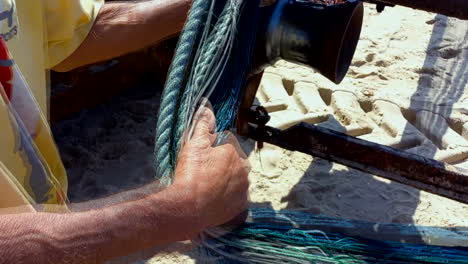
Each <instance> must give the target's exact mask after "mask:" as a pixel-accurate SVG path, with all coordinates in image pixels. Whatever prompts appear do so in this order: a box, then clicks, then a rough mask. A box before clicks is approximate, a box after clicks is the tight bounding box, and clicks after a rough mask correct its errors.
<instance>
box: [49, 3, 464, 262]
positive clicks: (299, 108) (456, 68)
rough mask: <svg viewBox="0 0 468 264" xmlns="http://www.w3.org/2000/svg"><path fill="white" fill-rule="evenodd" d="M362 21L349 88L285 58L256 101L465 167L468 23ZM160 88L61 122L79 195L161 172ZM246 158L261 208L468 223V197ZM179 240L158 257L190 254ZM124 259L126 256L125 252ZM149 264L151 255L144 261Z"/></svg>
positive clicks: (283, 157) (283, 119)
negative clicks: (156, 156) (156, 166)
mask: <svg viewBox="0 0 468 264" xmlns="http://www.w3.org/2000/svg"><path fill="white" fill-rule="evenodd" d="M366 9H367V10H366V15H365V20H364V23H365V26H364V28H363V32H362V36H361V40H360V43H359V46H358V49H357V52H356V55H355V58H354V60H353V64H352V66H351V68H350V71H349V73H348V75H347V77H346V78H345V80H344V81H343V83H342V84H340V85H334V84H333V83H331V82H330V81H328V80H326V79H325V78H323V77H321V76H320V75H318V74H316V73H314V71H313V70H311V69H307V68H304V67H301V66H298V65H294V64H290V63H287V62H284V61H280V62H278V63H277V64H276V65H275V66H274V67H271V68H269V69H268V70H267V71H266V74H265V77H264V79H263V81H262V84H261V87H260V89H259V93H258V95H257V99H258V100H257V101H258V103H260V104H262V105H264V106H265V107H266V108H267V109H268V110H269V111H270V114H271V116H272V120H271V121H270V124H269V125H272V126H276V127H279V128H287V127H289V126H291V125H294V124H296V123H298V122H309V123H314V124H319V125H321V126H325V127H328V128H333V129H336V130H339V131H342V132H346V133H348V134H350V135H353V136H358V137H360V138H363V139H366V140H369V141H373V142H377V143H381V144H384V145H388V146H393V147H396V148H400V149H406V150H408V151H411V152H414V153H418V154H420V155H423V156H426V157H429V158H435V159H438V160H441V161H445V162H447V163H450V164H452V165H455V166H459V167H464V168H466V169H468V21H460V20H457V19H451V18H447V17H445V16H440V15H437V16H436V15H434V14H429V13H426V12H421V11H414V10H411V9H407V8H401V7H395V8H387V9H386V10H385V11H384V12H383V13H382V14H378V13H377V12H376V10H375V7H374V6H372V5H366ZM160 93H161V88H160V87H159V88H158V87H155V86H154V84H153V83H152V81H151V78H150V79H149V80H146V81H142V83H141V84H140V85H139V86H138V87H135V88H134V89H132V90H131V91H128V92H126V93H125V94H124V95H122V96H119V97H118V98H115V99H114V100H112V101H111V102H109V103H106V104H104V105H101V106H99V107H98V108H96V109H91V110H84V111H82V113H80V114H79V115H78V116H76V117H75V118H73V119H70V120H65V121H62V122H60V123H58V124H56V125H54V127H53V132H54V135H55V137H56V140H57V144H58V146H59V148H60V152H61V154H62V157H63V161H64V163H65V166H66V167H67V170H68V174H69V178H70V195H69V196H70V199H71V201H73V202H79V201H83V200H87V199H89V198H90V197H99V196H103V195H108V194H111V193H115V192H118V191H119V190H122V189H126V188H131V187H136V186H140V185H142V184H145V183H148V182H150V181H151V180H152V177H153V175H154V172H153V169H152V165H151V162H152V158H153V157H152V151H153V144H154V134H155V130H154V128H155V126H156V114H157V110H158V101H159V98H160V97H159V96H160ZM240 141H241V143H242V146H243V147H244V149H245V151H246V152H247V153H248V155H249V159H250V161H251V163H252V166H253V170H252V173H251V175H250V180H251V188H250V198H251V201H252V204H251V206H252V207H262V208H265V207H267V208H273V209H275V210H280V209H291V210H300V211H305V212H310V213H314V214H324V215H329V216H334V217H340V218H346V219H357V220H365V221H371V222H376V223H390V222H395V223H405V224H416V225H425V226H448V227H456V226H458V227H461V226H464V227H467V226H468V205H464V204H461V203H458V202H455V201H452V200H449V199H445V198H442V197H439V196H436V195H433V194H430V193H426V192H422V191H418V190H416V189H414V188H411V187H408V186H404V185H402V184H399V183H395V182H392V181H389V180H385V179H382V178H380V177H376V176H373V175H370V174H366V173H362V172H360V171H357V170H354V169H350V168H347V167H346V166H342V165H339V164H336V163H331V162H328V161H326V160H322V159H317V158H312V157H310V156H308V155H305V154H301V153H298V152H291V151H286V150H283V149H280V148H277V147H274V146H270V145H267V144H266V145H265V147H264V148H263V149H261V150H258V149H257V147H256V144H255V142H253V141H251V140H248V139H244V138H240ZM190 247H191V246H190V244H187V243H186V244H181V243H179V244H176V245H173V246H171V247H170V248H169V249H166V250H165V251H164V252H163V253H161V254H159V255H157V256H155V257H154V258H152V259H151V260H150V261H149V263H190V262H195V260H194V258H193V257H191V256H189V254H187V253H186V251H189V249H190ZM121 262H123V263H125V262H128V260H121ZM142 263H143V262H142Z"/></svg>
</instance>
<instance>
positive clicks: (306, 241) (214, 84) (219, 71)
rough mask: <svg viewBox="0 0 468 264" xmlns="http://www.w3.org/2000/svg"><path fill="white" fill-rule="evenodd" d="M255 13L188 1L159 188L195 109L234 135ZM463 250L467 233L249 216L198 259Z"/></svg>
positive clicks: (423, 255) (240, 2) (160, 149)
mask: <svg viewBox="0 0 468 264" xmlns="http://www.w3.org/2000/svg"><path fill="white" fill-rule="evenodd" d="M292 1H293V0H292ZM297 1H299V0H297ZM283 2H284V1H283ZM341 2H342V1H341ZM331 4H333V3H331ZM260 6H261V3H260V1H259V0H248V1H247V0H194V2H193V5H192V8H191V11H190V13H189V16H188V20H187V23H186V25H185V28H184V30H183V32H182V34H181V36H180V39H179V44H178V46H177V48H176V54H175V58H174V60H173V63H172V66H171V69H170V71H169V75H168V81H167V83H166V86H165V89H164V92H163V96H162V100H161V106H160V112H159V119H158V124H157V136H156V148H155V168H156V171H157V175H158V176H157V177H158V179H159V180H160V182H161V183H162V184H163V185H166V186H167V185H169V184H171V182H172V176H173V172H174V170H175V166H176V163H177V154H178V153H179V150H180V148H181V146H182V145H183V144H184V142H185V140H187V139H188V138H189V137H190V127H191V123H192V120H193V119H194V114H195V113H196V109H197V108H198V107H199V106H200V105H204V104H206V103H207V102H208V101H210V102H211V104H212V107H213V110H214V112H215V115H216V119H217V121H218V123H217V131H218V132H221V131H225V130H229V129H231V128H232V127H233V124H234V121H235V118H236V115H237V111H238V107H239V103H240V99H241V96H242V89H243V87H244V86H245V84H246V79H247V76H248V74H249V73H250V71H251V69H252V59H251V58H252V57H253V51H254V43H255V41H256V33H257V26H258V23H259V22H258V20H259V19H258V18H259V15H260ZM203 98H208V99H209V100H202V99H203ZM421 238H424V239H422V240H421ZM467 245H468V233H467V232H466V231H462V230H459V229H442V228H424V227H419V228H416V227H407V226H402V225H376V224H370V223H364V222H351V221H345V220H341V219H334V218H328V217H322V216H315V215H311V214H305V213H298V212H276V211H273V210H269V209H251V210H250V213H249V218H248V220H247V221H246V222H245V223H244V224H243V225H242V226H240V227H238V228H236V229H235V230H231V231H226V230H224V229H211V230H208V231H206V232H205V233H204V234H203V235H202V236H201V239H200V247H199V252H200V254H202V255H203V256H205V258H203V259H204V261H206V262H209V263H468V253H467V252H468V248H463V247H465V246H467Z"/></svg>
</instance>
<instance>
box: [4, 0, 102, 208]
mask: <svg viewBox="0 0 468 264" xmlns="http://www.w3.org/2000/svg"><path fill="white" fill-rule="evenodd" d="M103 3H104V0H0V36H1V37H2V39H3V40H4V42H3V41H2V43H6V44H2V43H0V50H1V49H2V45H3V46H5V45H6V49H7V50H9V51H8V52H7V53H8V54H9V55H7V56H5V55H2V53H1V52H0V84H1V85H0V131H1V132H0V208H9V207H16V206H21V205H28V204H33V205H37V204H65V197H66V192H67V180H66V173H65V169H64V167H63V164H62V162H61V159H60V157H59V153H58V151H57V148H56V146H55V144H54V142H53V138H52V135H51V132H50V128H49V126H48V122H47V114H48V94H49V91H48V85H47V75H46V69H49V68H51V67H53V66H55V65H57V64H58V63H60V62H61V61H62V60H64V59H65V58H66V57H68V56H69V55H70V54H72V53H73V51H74V50H76V48H77V47H78V46H79V45H80V44H81V42H82V41H83V40H84V39H85V37H86V36H87V34H88V33H89V31H90V29H91V27H92V25H93V22H94V20H95V18H96V16H97V13H98V11H99V9H100V7H101V6H102V4H103ZM31 209H32V207H31Z"/></svg>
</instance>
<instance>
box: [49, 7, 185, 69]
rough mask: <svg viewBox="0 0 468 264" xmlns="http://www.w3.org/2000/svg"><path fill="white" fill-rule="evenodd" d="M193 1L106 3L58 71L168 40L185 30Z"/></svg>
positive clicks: (57, 67) (58, 66) (58, 67)
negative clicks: (185, 23) (88, 32)
mask: <svg viewBox="0 0 468 264" xmlns="http://www.w3.org/2000/svg"><path fill="white" fill-rule="evenodd" d="M190 4H191V0H151V1H140V2H136V3H135V2H133V1H132V2H111V3H106V4H104V6H103V7H102V9H101V11H100V13H99V15H98V16H97V19H96V22H95V24H94V26H93V28H92V30H91V32H90V34H89V35H88V37H87V38H86V39H85V40H84V42H83V43H82V44H81V46H80V47H79V48H78V49H77V50H76V51H75V52H74V53H73V54H72V55H70V56H69V57H68V58H67V59H65V61H63V62H62V63H60V64H59V65H57V66H56V67H55V68H54V70H57V71H69V70H72V69H74V68H77V67H79V66H83V65H87V64H90V63H95V62H99V61H103V60H107V59H110V58H114V57H118V56H120V55H124V54H127V53H130V52H133V51H137V50H139V49H142V48H144V47H147V46H150V45H152V44H155V43H157V42H159V41H161V40H164V39H167V38H168V37H170V36H172V35H175V34H176V33H178V32H180V30H181V29H182V27H183V25H184V22H185V19H186V16H187V12H188V10H189V7H190Z"/></svg>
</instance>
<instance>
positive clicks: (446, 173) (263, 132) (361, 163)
mask: <svg viewBox="0 0 468 264" xmlns="http://www.w3.org/2000/svg"><path fill="white" fill-rule="evenodd" d="M260 112H261V111H260ZM260 112H259V111H258V110H252V111H251V118H250V120H251V121H253V122H252V123H249V130H248V133H247V136H248V137H250V138H252V139H254V140H256V141H258V142H267V143H270V144H273V145H276V146H279V147H281V148H284V149H287V150H292V151H300V152H303V153H306V154H309V155H312V156H315V157H319V158H323V159H326V160H330V161H333V162H337V163H340V164H343V165H346V166H349V167H351V168H354V169H357V170H360V171H363V172H367V173H370V174H374V175H378V176H381V177H383V178H387V179H390V180H394V181H397V182H400V183H402V184H406V185H409V186H413V187H415V188H417V189H420V190H424V191H428V192H431V193H434V194H437V195H440V196H444V197H447V198H450V199H453V200H457V201H460V202H463V203H466V204H468V171H467V170H464V169H461V168H456V167H454V166H451V165H449V164H445V163H443V162H439V161H436V160H433V159H428V158H425V157H423V156H419V155H415V154H412V153H408V152H405V151H402V150H398V149H394V148H391V147H387V146H383V145H380V144H376V143H372V142H368V141H365V140H362V139H358V138H355V137H351V136H348V135H346V134H343V133H339V132H336V131H333V130H330V129H326V128H322V127H319V126H315V125H311V124H306V123H301V124H298V125H296V126H293V127H291V128H289V129H286V130H279V129H276V128H272V127H268V126H264V125H262V124H263V123H264V122H265V120H267V119H266V117H264V116H262V117H261V118H260V117H259V115H260V114H262V115H263V113H260ZM258 122H260V124H259V123H258Z"/></svg>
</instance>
